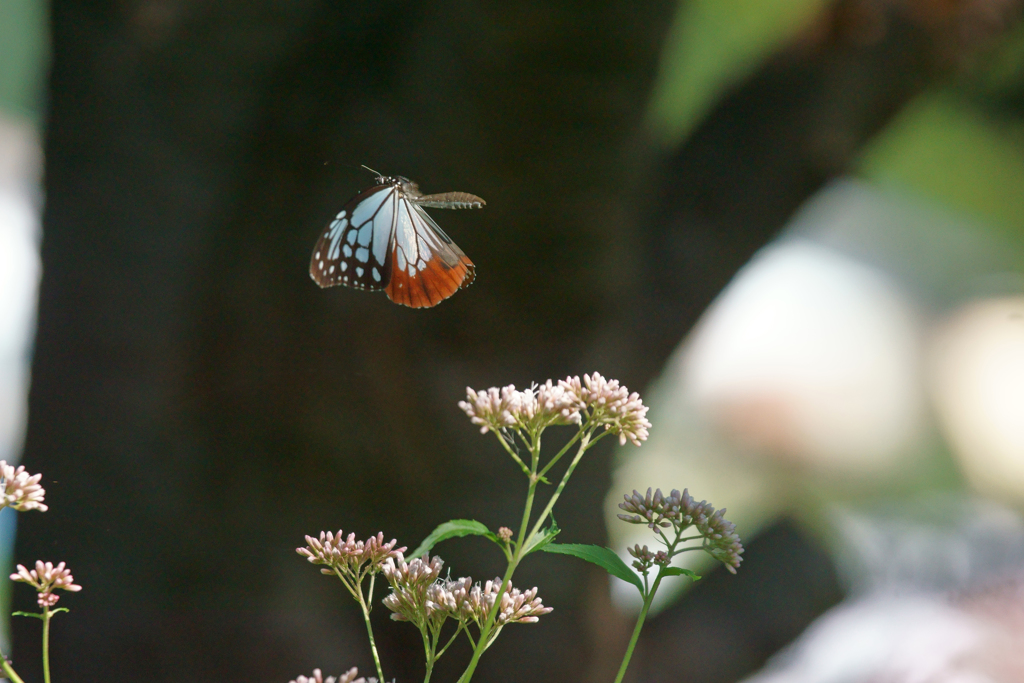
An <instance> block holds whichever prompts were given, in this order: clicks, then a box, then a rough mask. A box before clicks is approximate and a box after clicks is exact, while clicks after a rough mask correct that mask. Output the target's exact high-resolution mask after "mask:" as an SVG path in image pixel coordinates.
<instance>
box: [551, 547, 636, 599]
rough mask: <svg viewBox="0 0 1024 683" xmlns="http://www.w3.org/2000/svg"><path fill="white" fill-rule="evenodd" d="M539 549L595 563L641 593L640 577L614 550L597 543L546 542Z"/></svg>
mask: <svg viewBox="0 0 1024 683" xmlns="http://www.w3.org/2000/svg"><path fill="white" fill-rule="evenodd" d="M540 550H543V551H544V552H546V553H558V554H560V555H572V556H573V557H578V558H580V559H581V560H586V561H587V562H591V563H593V564H596V565H597V566H598V567H601V568H602V569H604V570H605V571H606V572H608V573H609V574H611V575H612V576H614V577H616V578H619V579H622V580H623V581H626V582H627V583H631V584H633V585H634V586H636V588H637V590H639V591H640V594H641V595H643V592H644V584H643V582H642V581H641V580H640V577H639V576H637V574H636V572H634V571H633V570H632V569H630V568H629V565H627V564H626V563H625V562H623V561H622V559H621V558H620V557H619V556H618V555H616V554H615V551H614V550H611V549H609V548H603V547H601V546H599V545H585V544H581V543H548V544H546V545H544V546H542V547H541V548H540Z"/></svg>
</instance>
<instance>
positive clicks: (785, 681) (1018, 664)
mask: <svg viewBox="0 0 1024 683" xmlns="http://www.w3.org/2000/svg"><path fill="white" fill-rule="evenodd" d="M1004 592H1005V595H1003V596H1002V601H1001V608H1000V609H998V610H997V611H995V612H994V613H993V612H991V611H986V610H984V609H978V607H979V605H977V604H976V603H977V602H978V601H976V600H954V599H950V598H946V599H939V598H935V597H928V596H912V595H904V596H899V595H876V596H874V597H873V598H870V599H866V600H860V601H856V602H853V603H844V604H842V605H840V606H839V607H836V608H834V609H832V610H830V611H829V612H828V613H826V614H825V616H823V617H822V618H820V619H819V620H817V621H816V622H814V624H813V625H812V626H811V627H810V628H808V629H807V631H805V632H804V633H803V635H801V636H800V638H799V639H798V640H797V641H796V642H795V643H793V644H792V645H790V646H789V647H788V648H786V649H785V650H783V651H782V652H780V653H779V654H778V655H776V656H775V657H773V658H772V660H771V661H769V663H768V665H767V666H766V667H765V668H764V670H762V672H761V673H759V674H757V675H755V676H753V677H751V678H748V679H746V683H878V682H881V681H885V683H1015V682H1017V681H1021V680H1024V656H1022V653H1024V631H1022V630H1021V629H1020V628H1019V626H1020V623H1019V622H1020V614H1021V610H1024V593H1021V592H1020V589H1019V587H1013V588H1006V589H1004ZM1015 627H1016V628H1015Z"/></svg>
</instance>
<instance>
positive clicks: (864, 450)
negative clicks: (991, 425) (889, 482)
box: [609, 239, 925, 607]
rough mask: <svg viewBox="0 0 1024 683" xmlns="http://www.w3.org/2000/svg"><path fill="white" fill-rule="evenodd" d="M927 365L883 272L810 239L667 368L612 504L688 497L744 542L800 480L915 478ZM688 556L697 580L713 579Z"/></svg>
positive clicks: (627, 535) (631, 536)
mask: <svg viewBox="0 0 1024 683" xmlns="http://www.w3.org/2000/svg"><path fill="white" fill-rule="evenodd" d="M919 355H920V353H919V341H918V322H917V316H916V315H915V313H914V311H913V309H912V308H911V307H910V306H909V305H908V304H907V303H906V301H905V300H904V298H903V295H902V293H901V291H900V289H899V287H898V286H897V285H896V284H895V283H894V282H893V281H891V280H890V279H889V278H887V277H886V276H884V275H883V274H882V273H880V272H879V271H878V270H876V269H875V268H872V267H870V266H866V265H863V264H861V263H859V262H857V261H855V260H853V259H851V258H848V257H846V256H843V255H842V254H840V253H838V252H836V251H834V250H832V249H829V248H826V247H821V246H817V245H815V244H813V243H812V242H810V241H808V240H805V239H788V240H783V241H781V242H779V243H777V244H775V245H772V246H770V247H767V248H766V249H764V250H763V251H762V252H761V253H760V254H758V256H757V257H755V258H754V259H753V260H752V261H751V262H750V264H748V265H747V266H746V267H744V268H743V269H742V270H741V271H740V272H739V273H738V274H737V276H736V278H735V279H734V280H733V282H732V283H731V284H730V285H729V286H728V287H727V288H726V290H725V291H724V292H723V293H722V294H721V295H720V296H719V298H718V299H717V300H716V301H715V303H714V304H713V305H712V306H711V308H709V309H708V311H707V313H705V315H704V317H703V318H702V319H701V321H700V323H699V324H698V325H697V327H696V328H695V329H694V331H693V333H692V334H691V336H690V337H689V338H688V340H687V341H686V342H685V343H684V344H683V345H682V347H681V348H680V349H679V351H677V352H676V355H675V357H674V358H673V359H672V360H671V361H670V363H669V365H668V367H667V368H666V370H665V372H664V373H663V375H662V377H661V378H660V380H659V384H658V389H657V390H656V396H657V399H655V400H652V401H651V403H652V406H653V407H652V409H651V413H650V419H651V422H652V423H653V424H654V427H653V428H652V431H651V439H650V441H649V442H648V444H646V445H645V446H644V448H643V449H642V452H641V453H640V454H639V456H634V455H633V454H630V457H629V458H628V459H624V460H623V462H622V463H621V465H620V467H619V468H618V470H617V472H616V475H615V480H616V484H615V486H614V488H613V491H614V494H612V495H610V496H609V503H614V504H617V503H618V502H620V501H621V494H622V493H626V492H628V491H630V490H632V489H633V488H638V489H640V490H641V491H643V490H645V489H646V487H647V486H652V485H653V486H660V487H662V488H664V489H665V490H668V489H671V488H682V487H684V486H685V487H689V488H690V493H691V494H692V495H694V496H695V497H697V498H698V499H707V500H709V501H710V502H711V503H712V504H714V505H716V506H718V507H722V506H725V507H727V508H728V509H729V511H730V514H729V519H732V520H733V521H735V522H736V523H737V525H738V527H739V530H740V535H741V537H743V538H744V539H748V538H749V537H750V536H751V535H752V534H753V533H755V532H756V530H757V529H758V528H759V527H760V526H761V525H762V524H764V523H766V522H767V521H768V520H769V519H770V518H771V517H773V516H774V515H776V514H779V513H780V512H782V511H783V509H784V508H785V507H787V506H788V504H789V501H788V499H787V498H788V494H789V493H790V492H791V491H793V488H794V486H795V484H796V482H795V481H794V480H793V477H792V475H793V474H794V472H793V470H794V468H795V469H797V470H799V471H802V472H804V473H808V474H816V475H817V476H818V477H823V478H824V479H826V480H836V481H839V482H841V483H842V485H843V486H850V487H853V486H856V485H857V482H858V481H863V480H864V479H866V478H873V477H878V476H879V475H884V474H886V473H890V474H891V473H892V472H895V471H898V470H899V469H900V468H906V467H909V466H910V464H912V462H913V455H914V454H915V453H916V448H915V447H916V444H917V443H918V442H919V441H920V440H921V439H922V433H923V431H924V426H923V425H924V423H925V420H924V417H923V415H924V414H925V409H924V405H925V401H924V392H923V390H922V388H921V379H920V372H919V360H918V359H919ZM609 526H610V530H611V534H612V538H613V540H614V542H615V547H616V548H617V549H619V550H620V551H621V552H622V554H623V555H624V559H626V558H625V548H626V547H628V546H631V545H633V544H635V543H640V544H641V545H643V544H648V545H652V541H653V538H652V536H651V534H650V532H649V531H648V530H647V529H646V527H642V526H639V527H638V526H633V525H625V524H622V523H621V522H617V521H616V522H615V523H611V522H610V524H609ZM652 547H653V545H652ZM688 555H689V556H688V557H686V558H685V560H686V562H687V565H686V566H688V567H689V568H691V569H694V570H696V571H698V572H701V571H705V570H707V569H708V568H709V567H710V562H708V560H707V559H706V558H703V557H702V556H701V554H699V553H691V554H688ZM614 590H615V593H614V595H615V600H616V603H617V604H619V605H620V606H622V607H627V606H628V607H635V606H636V605H637V604H639V603H638V601H637V599H636V598H635V596H633V595H631V594H630V590H632V588H631V587H627V586H626V585H625V584H623V585H622V586H617V585H616V586H615V588H614ZM634 592H635V591H634ZM663 593H664V596H662V593H659V596H658V597H659V598H662V599H660V600H657V601H656V605H655V607H658V606H661V605H662V604H664V602H667V601H668V600H670V599H671V597H672V594H673V591H672V589H671V588H669V590H664V591H663Z"/></svg>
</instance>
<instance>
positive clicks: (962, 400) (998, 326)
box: [932, 297, 1024, 508]
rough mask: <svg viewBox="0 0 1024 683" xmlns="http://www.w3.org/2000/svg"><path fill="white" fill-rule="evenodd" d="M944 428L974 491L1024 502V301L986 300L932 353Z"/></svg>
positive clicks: (962, 313) (959, 316) (944, 334)
mask: <svg viewBox="0 0 1024 683" xmlns="http://www.w3.org/2000/svg"><path fill="white" fill-rule="evenodd" d="M932 361H933V363H932V365H933V368H934V370H933V378H934V379H933V397H934V402H935V407H936V411H937V412H938V414H939V416H940V418H941V419H940V426H941V428H942V431H943V432H944V434H945V436H946V438H947V440H948V441H949V444H950V445H951V447H952V448H953V449H954V451H955V452H956V455H957V459H958V461H959V463H960V467H961V469H962V471H963V473H964V475H965V476H966V478H967V480H968V482H969V483H970V485H971V487H972V488H973V489H974V490H976V491H977V492H978V493H980V494H981V495H983V496H986V497H989V498H995V499H998V500H1003V501H1006V502H1007V503H1011V504H1014V505H1015V506H1016V507H1018V508H1020V507H1022V505H1024V297H1007V298H999V299H989V300H985V301H979V302H975V303H972V304H970V305H967V306H965V307H964V308H962V309H960V310H959V311H957V312H956V313H955V314H954V315H952V316H951V317H950V319H949V320H948V321H947V322H946V324H945V325H943V326H942V328H941V329H940V331H939V333H938V334H937V336H936V339H935V343H934V344H933V348H932Z"/></svg>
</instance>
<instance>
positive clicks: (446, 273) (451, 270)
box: [384, 245, 476, 308]
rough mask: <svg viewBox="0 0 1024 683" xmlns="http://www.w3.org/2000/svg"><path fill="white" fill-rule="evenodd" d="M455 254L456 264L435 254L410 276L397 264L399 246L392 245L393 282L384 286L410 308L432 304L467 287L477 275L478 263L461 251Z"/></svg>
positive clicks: (396, 299) (390, 297)
mask: <svg viewBox="0 0 1024 683" xmlns="http://www.w3.org/2000/svg"><path fill="white" fill-rule="evenodd" d="M452 246H454V245H452ZM456 249H457V247H456ZM452 255H453V256H456V257H457V258H458V261H457V262H455V263H454V265H448V264H447V263H446V262H445V260H444V258H442V256H441V255H440V254H433V255H432V258H431V259H430V260H429V261H427V264H426V267H425V268H424V269H423V270H421V271H419V272H418V273H416V275H414V276H410V275H409V273H408V272H407V271H406V270H404V269H402V268H399V267H398V250H397V249H393V250H392V251H391V282H389V283H388V286H387V288H385V290H384V291H385V292H387V295H388V298H389V299H391V300H392V301H394V302H395V303H396V304H402V305H403V306H409V307H410V308H429V307H431V306H436V305H437V304H439V303H441V302H442V301H444V300H445V299H447V298H448V297H450V296H451V295H452V294H454V293H455V292H457V291H459V290H460V289H461V288H463V287H468V286H469V285H470V283H472V282H473V278H474V277H476V266H474V265H473V262H472V261H470V260H469V258H468V257H467V256H466V255H465V254H463V253H462V252H461V251H459V252H458V253H453V254H452Z"/></svg>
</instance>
